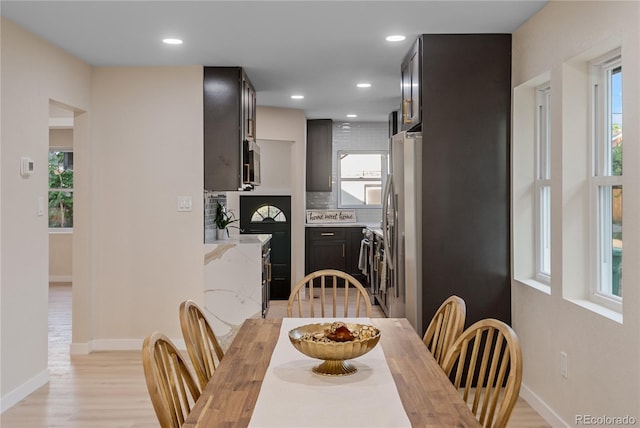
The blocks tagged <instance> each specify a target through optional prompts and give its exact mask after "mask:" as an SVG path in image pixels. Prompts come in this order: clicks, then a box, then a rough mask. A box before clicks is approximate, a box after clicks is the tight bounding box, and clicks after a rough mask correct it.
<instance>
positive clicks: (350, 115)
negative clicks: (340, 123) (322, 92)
mask: <svg viewBox="0 0 640 428" xmlns="http://www.w3.org/2000/svg"><path fill="white" fill-rule="evenodd" d="M347 117H358V115H357V114H348V115H347Z"/></svg>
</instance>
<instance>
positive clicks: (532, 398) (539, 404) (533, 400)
mask: <svg viewBox="0 0 640 428" xmlns="http://www.w3.org/2000/svg"><path fill="white" fill-rule="evenodd" d="M520 397H521V398H522V399H523V400H524V401H526V402H527V403H528V404H529V405H530V406H531V407H532V408H533V410H535V411H536V412H538V414H540V416H542V418H543V419H544V420H545V421H547V423H548V424H549V425H551V426H552V427H553V428H571V425H569V424H568V423H566V422H565V421H563V420H562V418H561V417H560V416H558V414H557V413H556V412H554V411H553V409H552V408H551V407H549V405H548V404H547V403H545V402H544V401H543V400H542V399H541V398H540V397H538V396H537V395H536V393H535V392H533V391H532V390H531V389H529V387H527V385H525V384H524V383H523V384H521V385H520Z"/></svg>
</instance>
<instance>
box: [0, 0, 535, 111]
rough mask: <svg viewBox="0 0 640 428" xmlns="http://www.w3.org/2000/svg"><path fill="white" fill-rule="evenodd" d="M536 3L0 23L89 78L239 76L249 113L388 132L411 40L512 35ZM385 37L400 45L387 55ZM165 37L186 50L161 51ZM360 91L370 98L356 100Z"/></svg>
mask: <svg viewBox="0 0 640 428" xmlns="http://www.w3.org/2000/svg"><path fill="white" fill-rule="evenodd" d="M545 3H546V0H533V1H526V0H515V1H508V0H502V1H480V0H475V1H451V0H450V1H329V0H324V1H267V0H261V1H241V0H236V1H146V0H145V1H114V0H112V1H53V0H49V1H24V0H20V1H7V0H3V1H2V2H1V5H0V13H1V14H2V15H3V16H5V17H6V18H8V19H11V20H12V21H14V22H16V23H18V24H19V25H21V26H23V27H25V28H27V29H28V30H30V31H31V32H33V33H35V34H38V35H40V36H42V37H44V38H45V39H47V40H49V41H50V42H52V43H53V44H55V45H58V46H60V47H62V48H63V49H65V50H67V51H69V52H70V53H72V54H73V55H75V56H77V57H79V58H81V59H83V60H85V61H86V62H88V63H90V64H93V65H95V66H158V65H160V66H164V65H167V66H170V65H194V64H198V65H210V66H215V65H220V66H242V67H244V68H245V69H246V71H247V74H248V75H249V78H250V79H251V81H252V82H253V85H254V86H255V88H256V91H257V102H258V105H263V106H277V107H290V108H301V109H304V110H305V112H306V115H307V117H308V118H311V119H314V118H328V119H334V120H339V121H341V120H347V118H346V114H348V113H355V114H357V115H358V118H357V119H348V120H350V121H386V120H387V116H388V114H389V112H391V111H392V110H394V109H396V108H397V107H398V105H399V101H400V63H401V61H402V58H403V57H404V54H405V53H406V52H407V51H408V49H409V47H410V46H411V44H412V43H413V41H414V40H415V39H416V37H417V36H418V35H419V34H423V33H492V32H493V33H512V32H513V31H514V30H515V29H517V28H518V27H519V26H520V25H521V24H522V23H524V22H525V21H526V20H527V19H528V18H529V17H530V16H532V15H533V14H535V13H536V12H537V11H538V10H539V9H540V8H542V7H543V6H544V4H545ZM391 34H404V35H406V36H407V39H406V40H405V41H403V42H400V43H395V44H392V43H389V42H387V41H385V37H386V36H388V35H391ZM165 37H178V38H181V39H183V40H184V44H183V45H180V46H169V45H165V44H163V43H161V39H162V38H165ZM361 81H367V82H370V83H371V84H372V87H371V88H368V89H358V88H357V87H356V83H358V82H361ZM294 93H300V94H304V96H305V98H304V99H303V100H298V101H296V100H292V99H291V98H290V96H291V95H292V94H294Z"/></svg>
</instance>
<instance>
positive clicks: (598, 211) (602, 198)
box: [590, 50, 623, 310]
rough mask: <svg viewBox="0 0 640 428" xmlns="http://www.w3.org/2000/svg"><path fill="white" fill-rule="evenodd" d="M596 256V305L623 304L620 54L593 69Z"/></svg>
mask: <svg viewBox="0 0 640 428" xmlns="http://www.w3.org/2000/svg"><path fill="white" fill-rule="evenodd" d="M591 79H592V102H591V104H592V115H591V120H592V126H591V130H592V148H593V150H592V153H591V159H592V162H591V165H592V176H591V190H590V191H591V216H592V225H591V232H592V236H591V243H592V245H591V256H592V258H593V260H594V261H595V263H594V264H593V265H594V266H593V269H594V271H593V272H592V275H591V276H592V278H594V280H593V284H592V289H591V292H592V297H593V300H594V301H596V302H597V303H600V304H602V305H605V306H608V307H610V308H612V309H617V310H620V309H621V303H622V293H623V287H622V59H621V56H620V51H619V50H617V51H615V52H612V53H610V54H608V55H605V56H604V57H602V58H600V59H598V60H597V61H594V62H592V63H591Z"/></svg>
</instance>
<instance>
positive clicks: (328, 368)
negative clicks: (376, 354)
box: [289, 321, 380, 376]
mask: <svg viewBox="0 0 640 428" xmlns="http://www.w3.org/2000/svg"><path fill="white" fill-rule="evenodd" d="M289 340H291V343H292V344H293V346H294V347H295V348H296V349H297V350H298V351H300V352H302V353H303V354H304V355H306V356H308V357H311V358H317V359H319V360H324V362H323V363H321V364H320V365H317V366H315V367H314V368H313V372H314V373H318V374H322V375H328V376H344V375H349V374H353V373H355V372H356V371H358V369H357V368H356V367H355V366H354V365H353V364H351V363H350V362H348V361H347V360H352V359H354V358H357V357H360V356H362V355H364V354H366V353H367V352H369V351H371V350H372V349H373V348H374V347H375V346H376V345H377V344H378V341H379V340H380V330H378V329H377V328H375V327H373V326H371V325H367V324H352V323H344V322H342V321H336V322H333V323H323V324H307V325H303V326H300V327H297V328H294V329H293V330H291V331H289Z"/></svg>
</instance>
